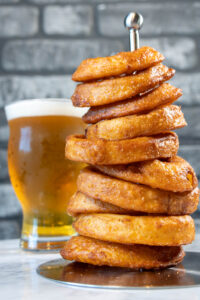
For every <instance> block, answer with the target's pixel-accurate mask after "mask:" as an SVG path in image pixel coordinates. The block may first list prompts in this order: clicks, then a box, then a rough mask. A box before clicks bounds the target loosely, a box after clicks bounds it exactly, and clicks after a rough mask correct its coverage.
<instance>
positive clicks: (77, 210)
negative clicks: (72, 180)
mask: <svg viewBox="0 0 200 300" xmlns="http://www.w3.org/2000/svg"><path fill="white" fill-rule="evenodd" d="M128 212H130V211H127V210H125V209H123V208H121V207H118V206H115V205H112V204H110V203H106V202H102V201H100V200H97V199H93V198H91V197H88V196H86V195H84V194H83V193H81V192H76V193H75V194H74V195H73V196H72V197H71V199H70V200H69V203H68V205H67V213H68V214H69V215H70V216H73V217H75V216H77V215H79V214H87V213H112V214H128Z"/></svg>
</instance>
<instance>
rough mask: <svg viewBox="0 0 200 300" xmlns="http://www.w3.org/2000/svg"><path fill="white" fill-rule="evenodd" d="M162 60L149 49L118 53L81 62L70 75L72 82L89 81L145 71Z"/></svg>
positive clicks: (160, 56)
mask: <svg viewBox="0 0 200 300" xmlns="http://www.w3.org/2000/svg"><path fill="white" fill-rule="evenodd" d="M163 60H164V56H163V55H162V54H161V53H159V52H158V51H156V50H155V49H153V48H151V47H142V48H140V49H137V50H136V51H132V52H120V53H117V54H115V55H113V56H108V57H97V58H88V59H85V60H83V61H82V62H81V64H80V65H79V67H78V68H77V69H76V71H75V72H74V74H73V75H72V80H74V81H89V80H95V79H101V78H105V77H112V76H117V75H121V74H131V73H133V72H134V71H140V70H144V69H147V68H149V67H151V66H154V65H155V64H157V63H159V62H161V61H163Z"/></svg>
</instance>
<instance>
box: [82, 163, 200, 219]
mask: <svg viewBox="0 0 200 300" xmlns="http://www.w3.org/2000/svg"><path fill="white" fill-rule="evenodd" d="M77 188H78V191H80V192H82V193H84V194H86V195H87V196H88V197H91V198H94V199H99V200H101V201H103V202H106V203H110V204H112V205H116V206H119V207H121V208H123V209H126V210H132V211H140V212H145V213H154V214H159V213H160V214H167V215H181V214H182V215H184V214H190V213H192V212H194V211H195V210H196V209H197V206H198V201H199V189H198V187H196V188H195V189H194V190H193V191H191V192H185V193H173V192H168V191H163V190H159V189H152V188H151V187H148V186H145V185H140V184H134V183H131V182H126V181H124V180H120V179H116V178H112V177H109V176H106V175H103V174H101V173H99V172H95V171H93V170H91V168H85V169H83V170H82V171H81V173H80V174H79V176H78V180H77Z"/></svg>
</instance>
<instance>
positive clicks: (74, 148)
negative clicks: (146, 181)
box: [65, 132, 179, 165]
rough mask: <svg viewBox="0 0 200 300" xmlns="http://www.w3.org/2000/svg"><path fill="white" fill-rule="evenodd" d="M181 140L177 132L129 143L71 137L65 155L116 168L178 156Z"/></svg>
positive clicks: (68, 138)
mask: <svg viewBox="0 0 200 300" xmlns="http://www.w3.org/2000/svg"><path fill="white" fill-rule="evenodd" d="M178 145H179V143H178V137H177V135H176V134H175V133H174V132H169V133H165V134H160V135H156V136H151V137H138V138H134V139H129V140H121V141H107V140H102V139H95V140H89V139H85V138H84V136H80V135H71V136H68V137H67V140H66V147H65V155H66V157H67V158H68V159H71V160H74V161H81V162H85V163H89V164H92V165H108V164H110V165H116V164H128V163H131V162H137V161H144V160H150V159H155V158H169V157H173V156H175V155H176V153H177V150H178Z"/></svg>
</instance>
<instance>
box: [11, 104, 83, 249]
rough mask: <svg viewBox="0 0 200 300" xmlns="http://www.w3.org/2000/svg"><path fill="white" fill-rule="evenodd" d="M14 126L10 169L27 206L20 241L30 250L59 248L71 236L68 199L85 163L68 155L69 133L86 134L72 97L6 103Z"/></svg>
mask: <svg viewBox="0 0 200 300" xmlns="http://www.w3.org/2000/svg"><path fill="white" fill-rule="evenodd" d="M5 111H6V116H7V120H8V124H9V129H10V137H9V143H8V169H9V175H10V180H11V183H12V185H13V188H14V191H15V193H16V195H17V198H18V199H19V201H20V203H21V205H22V210H23V226H22V234H21V242H20V245H21V247H22V248H23V249H27V250H55V249H60V248H61V247H62V246H63V243H64V241H66V240H67V239H68V238H69V237H70V236H71V235H73V234H74V230H73V228H72V218H71V217H70V216H69V215H67V213H66V209H67V203H68V200H69V198H70V197H71V195H72V194H73V193H74V192H75V190H76V179H77V175H78V173H79V171H80V169H81V168H82V167H83V164H81V163H78V162H72V161H69V160H68V159H66V158H65V140H66V137H67V135H70V134H73V133H83V132H84V123H83V121H82V119H81V116H82V115H83V113H84V112H85V109H81V108H75V107H73V106H72V104H71V101H70V100H64V99H63V100H62V99H40V100H24V101H18V102H15V103H13V104H10V105H7V106H6V107H5Z"/></svg>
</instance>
